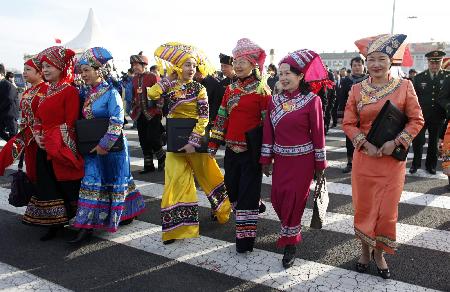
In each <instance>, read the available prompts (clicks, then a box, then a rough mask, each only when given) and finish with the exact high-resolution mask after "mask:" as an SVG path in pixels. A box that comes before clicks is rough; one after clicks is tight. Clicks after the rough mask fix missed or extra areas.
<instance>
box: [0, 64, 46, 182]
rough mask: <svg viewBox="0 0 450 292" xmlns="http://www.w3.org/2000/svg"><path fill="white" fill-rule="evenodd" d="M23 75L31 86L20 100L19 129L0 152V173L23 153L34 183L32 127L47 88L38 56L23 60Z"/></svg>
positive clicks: (28, 174)
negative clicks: (20, 116)
mask: <svg viewBox="0 0 450 292" xmlns="http://www.w3.org/2000/svg"><path fill="white" fill-rule="evenodd" d="M23 77H24V78H25V80H26V81H27V82H28V83H30V84H31V87H30V88H29V89H27V90H26V91H25V92H24V93H23V95H22V99H21V100H20V109H21V110H22V118H21V120H20V131H19V133H17V135H16V136H14V137H13V138H12V139H11V140H9V141H8V143H7V144H6V145H5V147H3V149H2V151H1V152H0V175H3V174H4V172H5V168H7V167H8V166H10V165H11V164H13V163H14V161H15V160H16V159H17V158H18V157H19V156H20V155H24V160H25V165H26V173H27V176H28V178H29V179H30V180H31V181H32V182H33V183H35V182H36V151H37V144H36V141H35V140H34V138H33V132H32V129H33V123H34V116H35V114H36V110H37V107H38V104H39V101H40V100H41V99H42V98H43V97H44V96H45V93H46V92H47V88H48V85H47V84H46V83H45V82H44V80H43V77H42V66H41V63H40V61H39V59H38V58H31V59H29V60H28V61H26V62H25V64H24V67H23Z"/></svg>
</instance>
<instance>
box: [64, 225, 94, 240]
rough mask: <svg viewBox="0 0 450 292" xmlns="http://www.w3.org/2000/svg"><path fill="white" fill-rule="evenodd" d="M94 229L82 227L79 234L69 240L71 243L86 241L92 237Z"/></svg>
mask: <svg viewBox="0 0 450 292" xmlns="http://www.w3.org/2000/svg"><path fill="white" fill-rule="evenodd" d="M92 232H93V230H92V229H81V230H80V231H79V232H78V234H77V236H75V238H74V239H72V240H69V241H67V243H70V244H79V243H81V242H83V241H86V240H88V239H90V238H91V237H92Z"/></svg>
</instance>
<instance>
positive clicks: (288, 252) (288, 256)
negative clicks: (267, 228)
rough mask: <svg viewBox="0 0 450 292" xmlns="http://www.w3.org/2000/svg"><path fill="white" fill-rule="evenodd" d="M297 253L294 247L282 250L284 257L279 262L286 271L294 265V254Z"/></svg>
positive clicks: (290, 246) (289, 246) (287, 246)
mask: <svg viewBox="0 0 450 292" xmlns="http://www.w3.org/2000/svg"><path fill="white" fill-rule="evenodd" d="M296 251H297V247H296V246H295V245H286V247H285V248H284V256H283V259H282V260H281V263H282V264H283V267H284V268H285V269H288V268H290V267H292V265H294V262H295V252H296Z"/></svg>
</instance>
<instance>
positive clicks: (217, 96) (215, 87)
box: [194, 70, 223, 124]
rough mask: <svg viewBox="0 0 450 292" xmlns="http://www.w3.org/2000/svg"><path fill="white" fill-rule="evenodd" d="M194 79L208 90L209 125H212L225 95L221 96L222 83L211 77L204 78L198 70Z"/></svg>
mask: <svg viewBox="0 0 450 292" xmlns="http://www.w3.org/2000/svg"><path fill="white" fill-rule="evenodd" d="M194 79H195V81H197V82H198V83H200V84H201V85H203V86H204V87H205V88H206V94H207V95H208V104H209V124H212V123H214V120H215V119H216V116H217V112H218V111H219V107H220V103H221V102H222V96H223V95H221V86H220V81H219V80H218V79H217V78H216V77H214V76H211V75H208V76H203V75H202V74H201V73H200V71H198V70H197V72H196V73H195V75H194Z"/></svg>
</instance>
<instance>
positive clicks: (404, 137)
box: [395, 130, 413, 149]
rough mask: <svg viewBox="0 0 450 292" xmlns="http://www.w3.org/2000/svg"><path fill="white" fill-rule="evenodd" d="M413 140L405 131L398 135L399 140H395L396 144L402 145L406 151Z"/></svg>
mask: <svg viewBox="0 0 450 292" xmlns="http://www.w3.org/2000/svg"><path fill="white" fill-rule="evenodd" d="M412 140H413V136H411V135H410V134H409V133H408V132H407V131H406V130H403V131H401V132H400V134H398V136H397V138H395V144H399V143H400V144H402V145H403V146H404V147H405V149H408V147H409V145H410V144H411V142H412Z"/></svg>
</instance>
